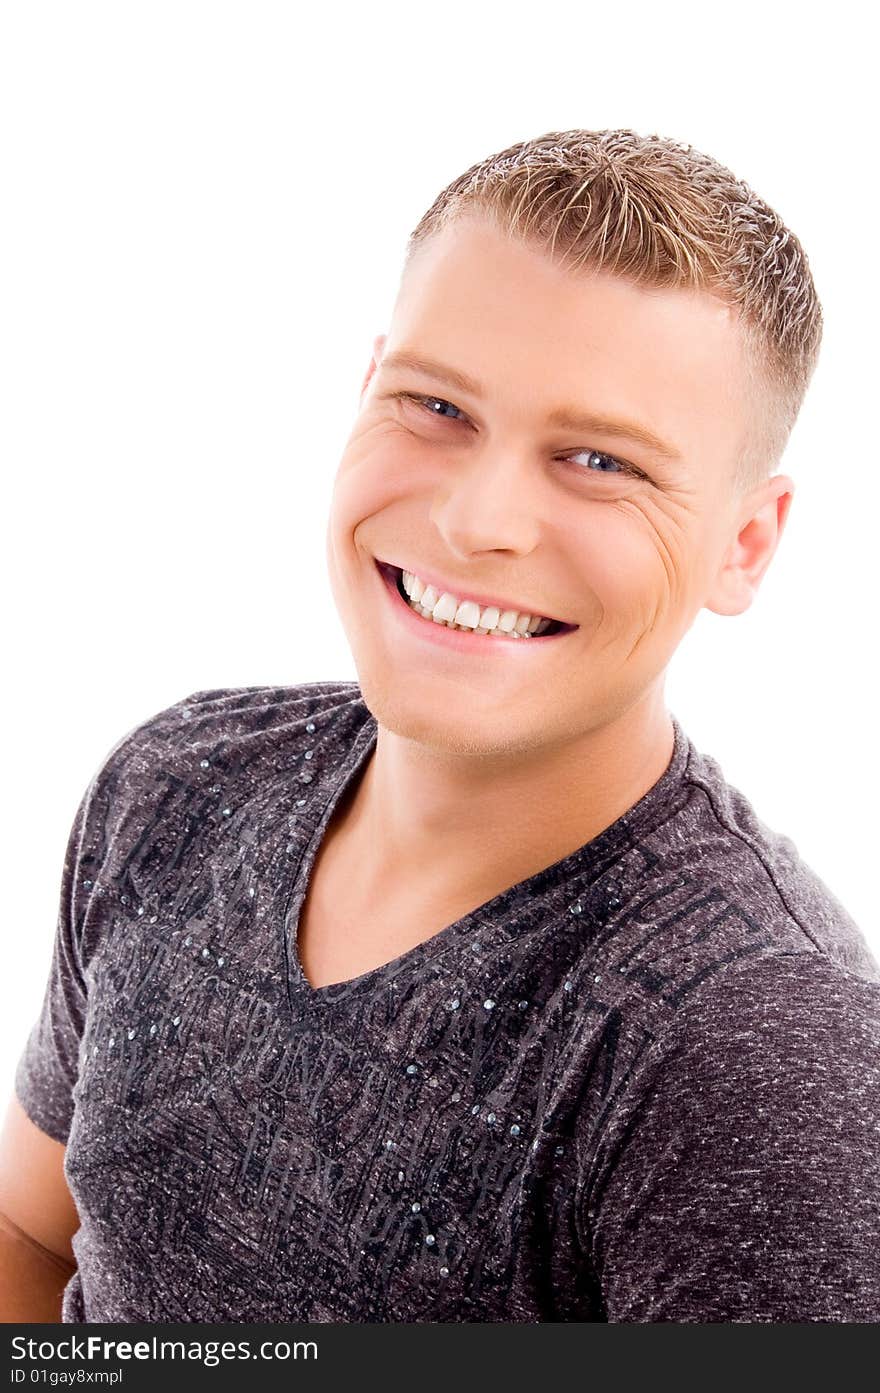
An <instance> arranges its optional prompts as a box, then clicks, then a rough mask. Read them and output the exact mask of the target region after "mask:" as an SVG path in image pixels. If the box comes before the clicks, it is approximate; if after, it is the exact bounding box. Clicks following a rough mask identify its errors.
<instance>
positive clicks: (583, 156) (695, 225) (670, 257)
mask: <svg viewBox="0 0 880 1393" xmlns="http://www.w3.org/2000/svg"><path fill="white" fill-rule="evenodd" d="M471 213H476V214H478V215H480V216H486V217H487V218H488V219H489V220H490V221H491V222H492V223H493V224H494V225H495V226H496V227H497V228H499V229H500V230H501V231H503V232H504V233H505V234H506V235H508V236H510V237H515V238H517V239H519V240H521V241H522V242H524V243H526V244H528V245H530V246H533V247H535V248H536V249H538V250H540V251H542V252H544V253H546V254H547V255H548V256H550V257H551V258H552V259H553V260H554V261H556V262H558V263H559V264H561V265H565V266H568V267H570V268H571V269H572V270H574V271H576V270H578V269H580V268H584V269H587V270H591V271H598V270H606V271H610V272H612V273H614V274H616V275H619V276H621V277H623V278H625V279H626V280H628V281H630V282H631V283H634V284H637V285H638V284H641V285H647V286H656V287H658V288H659V287H674V286H682V287H688V288H693V289H703V290H706V291H708V292H709V293H712V294H714V295H716V296H717V297H718V298H719V299H721V300H722V301H723V302H724V303H726V304H728V305H731V306H733V307H734V308H735V309H736V310H738V311H739V325H740V329H741V331H742V333H743V339H744V344H745V357H744V361H745V365H746V377H747V381H746V383H745V393H746V395H745V399H746V401H747V403H748V404H749V424H748V426H747V429H746V438H745V439H744V441H743V446H742V449H741V451H740V453H739V456H738V458H737V459H736V460H735V461H733V468H732V475H731V477H732V480H733V487H734V489H735V490H736V491H738V492H740V493H742V492H747V491H749V490H751V489H752V488H754V487H756V486H757V485H758V484H760V483H761V482H763V481H764V480H765V479H766V478H768V477H769V475H770V474H771V473H772V472H773V470H774V469H775V467H776V465H777V463H778V462H779V460H780V459H781V457H782V454H783V452H784V450H785V446H786V444H787V443H788V438H789V436H790V434H791V430H792V427H793V426H794V423H795V420H796V419H797V415H798V412H799V411H800V408H801V405H802V402H803V399H804V396H805V394H806V391H807V387H808V386H809V383H810V379H811V378H812V375H813V372H814V370H815V367H816V363H817V361H818V357H819V347H820V344H821V340H822V308H821V305H820V303H819V299H818V296H817V294H816V288H815V286H814V284H813V277H812V275H811V273H810V269H809V264H808V261H807V257H806V253H805V252H804V250H803V247H802V246H801V244H800V242H799V241H798V239H797V238H796V237H795V236H794V234H793V233H792V232H791V231H790V230H789V229H788V228H787V227H786V226H785V225H784V223H783V222H782V220H781V219H780V217H779V216H778V214H777V213H775V212H774V211H773V209H772V208H770V207H768V205H767V204H766V203H765V202H764V201H763V199H761V198H759V197H758V195H757V194H755V193H754V192H753V191H752V189H751V188H750V187H749V186H748V185H747V184H745V183H743V182H742V180H740V179H737V178H736V176H735V175H734V174H733V173H731V171H730V170H729V169H727V168H725V166H724V165H721V164H719V163H718V162H717V161H716V160H714V159H712V158H711V157H710V156H709V155H704V154H702V153H701V152H700V151H699V150H695V149H694V148H693V146H691V145H685V144H683V143H680V142H678V141H675V140H671V139H665V138H662V137H660V136H658V135H639V134H638V133H637V132H636V131H633V130H600V131H586V130H570V131H550V132H548V133H547V134H545V135H541V136H537V137H536V138H535V139H534V140H524V141H521V142H519V143H518V144H516V145H511V146H509V147H508V148H507V149H506V150H501V151H499V152H498V153H497V154H494V155H490V156H489V157H488V158H487V159H484V160H481V161H480V162H479V163H478V164H475V165H472V166H471V167H470V169H467V170H465V172H464V173H463V174H461V175H459V176H458V178H456V179H454V180H453V181H452V183H451V184H449V185H447V187H446V188H445V189H444V190H443V191H442V193H440V194H439V195H438V196H437V198H436V199H435V200H434V202H433V203H432V204H431V206H430V208H429V209H428V210H427V212H426V213H425V214H424V215H423V217H422V218H421V220H420V221H419V223H418V224H417V226H416V227H415V228H414V230H413V231H412V233H411V234H410V236H409V239H408V241H407V246H406V254H405V258H404V274H405V273H406V269H407V267H408V266H409V265H410V264H411V262H412V261H413V259H414V258H415V256H416V255H417V253H418V251H419V249H420V248H421V247H422V246H423V245H424V244H425V243H426V242H427V241H428V240H429V239H430V238H431V237H432V236H433V235H434V234H435V233H436V232H439V231H440V230H441V229H442V228H444V227H446V226H447V225H448V224H449V223H451V222H453V221H454V220H455V219H456V218H457V217H459V216H461V215H463V214H471Z"/></svg>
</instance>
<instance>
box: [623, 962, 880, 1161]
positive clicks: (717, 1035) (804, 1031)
mask: <svg viewBox="0 0 880 1393" xmlns="http://www.w3.org/2000/svg"><path fill="white" fill-rule="evenodd" d="M613 1114H616V1115H612V1118H611V1119H609V1120H610V1127H609V1132H608V1135H607V1136H606V1139H605V1144H604V1147H603V1150H604V1151H605V1155H606V1159H607V1158H608V1156H609V1154H610V1153H613V1152H614V1151H615V1149H616V1141H623V1140H624V1139H625V1138H628V1137H630V1136H631V1132H632V1128H633V1126H634V1124H637V1125H638V1126H639V1127H640V1128H641V1134H642V1138H643V1140H642V1142H641V1145H646V1146H648V1147H649V1148H650V1147H651V1146H652V1145H653V1144H654V1143H656V1144H658V1145H659V1144H660V1142H661V1139H662V1142H663V1145H664V1146H669V1145H670V1144H677V1145H678V1146H680V1147H685V1146H688V1145H690V1144H693V1145H694V1146H696V1148H697V1150H698V1151H699V1152H700V1153H702V1154H703V1155H704V1156H707V1155H708V1154H709V1153H710V1152H712V1151H715V1152H716V1153H718V1154H720V1153H721V1152H723V1151H725V1149H726V1148H729V1147H730V1146H731V1145H734V1144H736V1145H739V1144H741V1143H742V1144H743V1145H745V1146H749V1145H751V1146H754V1145H756V1144H757V1143H758V1142H759V1141H760V1144H761V1147H762V1149H763V1150H764V1151H765V1153H766V1151H767V1148H768V1147H770V1146H773V1145H781V1146H783V1147H785V1146H788V1147H791V1145H792V1139H793V1138H795V1137H797V1138H800V1143H799V1145H800V1144H802V1145H803V1146H804V1147H806V1148H808V1149H809V1148H812V1150H813V1151H814V1152H819V1151H821V1150H822V1148H823V1142H822V1138H823V1137H824V1138H825V1140H826V1141H827V1140H828V1138H829V1137H831V1136H834V1137H835V1138H837V1139H838V1141H839V1139H840V1136H841V1133H842V1132H843V1133H845V1135H846V1136H847V1137H848V1138H849V1142H850V1144H851V1145H852V1146H853V1147H855V1148H858V1147H859V1145H862V1146H863V1147H864V1148H865V1155H866V1157H867V1156H868V1155H870V1154H871V1148H872V1147H874V1148H876V1132H877V1129H878V1127H880V983H878V982H876V981H873V980H871V979H870V978H868V977H865V976H863V975H861V974H860V973H857V972H853V971H851V970H850V969H848V968H846V967H844V966H843V965H842V964H840V963H839V962H836V961H834V960H833V959H831V958H829V957H828V956H827V955H826V954H824V953H821V952H817V951H813V950H809V951H803V952H764V953H759V954H756V955H753V956H750V957H747V958H744V959H740V960H739V961H737V962H736V963H734V964H733V965H732V966H730V967H729V968H727V969H724V970H722V971H719V972H718V973H716V974H715V975H713V976H712V977H711V978H710V979H708V980H707V981H706V982H705V983H704V984H703V986H702V987H700V988H697V989H696V990H694V991H693V992H691V993H690V994H689V995H688V996H687V997H686V998H685V999H684V1000H683V1001H682V1003H681V1004H680V1006H679V1007H678V1009H677V1010H676V1011H675V1012H674V1013H672V1014H671V1016H670V1017H669V1018H668V1019H667V1022H666V1025H665V1028H663V1029H661V1030H660V1031H659V1032H658V1033H657V1035H656V1037H655V1038H654V1040H653V1042H652V1043H651V1045H650V1047H649V1048H648V1050H647V1051H646V1052H645V1054H644V1056H643V1058H642V1060H641V1062H640V1065H639V1067H638V1068H637V1069H636V1070H635V1071H634V1072H633V1074H632V1076H631V1078H630V1080H629V1086H628V1087H627V1088H626V1089H625V1090H623V1091H622V1093H621V1095H620V1097H619V1099H618V1105H617V1107H616V1108H615V1109H614V1110H613ZM743 1138H750V1139H751V1140H750V1141H747V1142H742V1139H743ZM615 1139H616V1140H615ZM860 1139H861V1140H860Z"/></svg>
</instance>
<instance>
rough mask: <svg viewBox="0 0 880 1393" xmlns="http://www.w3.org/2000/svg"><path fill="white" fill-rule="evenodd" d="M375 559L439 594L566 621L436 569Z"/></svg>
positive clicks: (560, 621) (484, 606) (562, 621)
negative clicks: (501, 597) (485, 592)
mask: <svg viewBox="0 0 880 1393" xmlns="http://www.w3.org/2000/svg"><path fill="white" fill-rule="evenodd" d="M376 560H377V561H379V562H380V564H381V565H383V566H393V567H394V569H395V570H398V571H408V572H409V574H410V575H414V576H418V578H419V580H423V581H424V582H425V584H426V585H433V586H434V589H435V590H437V591H439V593H440V594H441V595H442V594H443V592H444V591H448V592H449V594H450V595H454V596H455V597H456V599H457V600H459V601H461V600H473V601H474V602H475V604H478V605H479V606H480V608H481V609H485V608H486V607H487V606H490V605H494V606H495V608H496V609H499V610H501V611H502V612H503V611H504V610H506V609H515V610H516V611H517V613H518V614H531V615H537V616H539V617H540V618H541V619H553V622H554V623H557V624H559V623H565V622H566V621H565V620H559V619H554V616H553V615H552V614H545V612H544V611H543V610H542V609H536V608H535V606H534V605H528V604H521V603H520V602H519V600H502V599H499V598H498V596H497V595H486V594H482V593H480V592H479V591H477V590H474V589H473V588H472V586H471V584H470V582H469V581H468V582H465V581H461V582H459V581H455V580H444V579H443V578H442V577H438V575H437V572H436V571H431V570H426V569H425V567H424V566H421V565H419V566H418V567H416V566H404V565H402V564H400V563H398V562H397V561H382V559H381V558H380V557H377V558H376Z"/></svg>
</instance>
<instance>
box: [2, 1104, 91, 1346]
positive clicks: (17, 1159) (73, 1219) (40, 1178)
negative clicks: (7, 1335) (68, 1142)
mask: <svg viewBox="0 0 880 1393" xmlns="http://www.w3.org/2000/svg"><path fill="white" fill-rule="evenodd" d="M64 1151H65V1148H64V1146H63V1145H62V1143H61V1142H58V1141H55V1140H54V1139H53V1138H52V1137H49V1136H47V1135H46V1133H45V1132H42V1131H40V1129H39V1127H36V1126H35V1125H34V1123H33V1122H31V1120H30V1118H29V1117H28V1115H27V1113H26V1112H25V1111H24V1109H23V1107H22V1106H21V1104H20V1103H19V1101H18V1099H17V1098H16V1097H15V1095H14V1094H13V1096H12V1098H11V1099H10V1102H9V1106H8V1108H7V1111H6V1117H5V1119H4V1122H3V1128H2V1131H0V1321H2V1322H11V1321H33V1322H37V1323H48V1322H57V1321H60V1320H61V1297H62V1293H63V1291H64V1288H65V1286H66V1285H67V1283H68V1281H69V1280H70V1277H71V1276H72V1274H73V1273H74V1272H75V1271H76V1262H75V1259H74V1254H73V1248H72V1246H71V1239H72V1237H73V1235H74V1234H75V1233H76V1230H77V1229H78V1228H79V1216H78V1214H77V1212H76V1206H75V1204H74V1202H73V1198H72V1196H71V1194H70V1190H69V1189H68V1187H67V1181H66V1179H65V1176H64Z"/></svg>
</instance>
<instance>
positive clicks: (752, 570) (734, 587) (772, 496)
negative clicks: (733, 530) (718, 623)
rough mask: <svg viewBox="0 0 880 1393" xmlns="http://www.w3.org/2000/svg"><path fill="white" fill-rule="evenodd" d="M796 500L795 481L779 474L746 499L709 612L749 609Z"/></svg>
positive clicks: (709, 601) (709, 599)
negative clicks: (792, 503) (793, 501)
mask: <svg viewBox="0 0 880 1393" xmlns="http://www.w3.org/2000/svg"><path fill="white" fill-rule="evenodd" d="M793 497H794V480H793V479H790V478H788V476H787V475H785V474H776V475H775V476H774V477H773V478H772V479H770V480H769V481H768V482H767V483H766V484H762V485H761V487H760V488H759V489H757V490H755V492H754V493H752V494H750V495H749V497H748V498H747V499H745V500H744V502H743V503H742V505H741V507H740V510H739V517H738V522H737V534H736V538H735V540H734V541H733V542H731V544H730V546H729V547H728V549H727V551H726V552H725V554H724V559H723V561H722V563H721V567H720V569H719V571H718V574H717V575H716V577H715V582H714V584H713V585H712V587H711V588H710V591H709V594H708V596H707V598H706V600H705V602H704V607H705V608H706V609H710V610H712V611H713V613H714V614H742V613H743V612H744V611H745V610H747V609H748V608H749V606H750V605H751V603H752V601H753V600H754V598H755V595H756V593H757V590H758V586H759V585H760V583H761V579H762V577H763V575H764V572H765V571H766V569H767V567H768V566H769V565H770V562H771V561H772V559H773V556H774V553H775V551H776V548H777V547H778V545H779V542H780V539H781V537H782V533H783V530H784V528H785V524H786V521H787V519H788V513H789V509H790V508H791V502H792V498H793Z"/></svg>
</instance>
